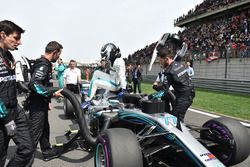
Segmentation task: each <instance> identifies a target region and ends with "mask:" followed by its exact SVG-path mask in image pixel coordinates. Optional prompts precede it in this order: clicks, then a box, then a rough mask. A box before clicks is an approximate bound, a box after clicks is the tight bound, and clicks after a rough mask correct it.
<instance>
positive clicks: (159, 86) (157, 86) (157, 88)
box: [153, 85, 162, 92]
mask: <svg viewBox="0 0 250 167" xmlns="http://www.w3.org/2000/svg"><path fill="white" fill-rule="evenodd" d="M153 89H154V90H156V91H157V92H159V91H161V90H162V86H161V85H153Z"/></svg>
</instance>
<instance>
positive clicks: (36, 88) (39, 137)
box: [29, 57, 53, 152]
mask: <svg viewBox="0 0 250 167" xmlns="http://www.w3.org/2000/svg"><path fill="white" fill-rule="evenodd" d="M51 76H52V64H51V62H50V61H49V60H47V59H46V58H43V57H42V58H40V59H37V60H36V61H35V63H34V65H33V66H32V68H31V80H30V83H29V89H30V90H31V93H30V96H29V110H30V121H31V126H32V131H33V135H34V141H35V146H37V144H38V142H40V146H41V150H42V152H44V151H46V150H49V149H50V148H51V145H50V142H49V135H50V127H49V120H48V109H49V103H50V101H51V97H52V95H53V92H52V91H51V90H50V89H49V86H50V82H49V81H50V79H51Z"/></svg>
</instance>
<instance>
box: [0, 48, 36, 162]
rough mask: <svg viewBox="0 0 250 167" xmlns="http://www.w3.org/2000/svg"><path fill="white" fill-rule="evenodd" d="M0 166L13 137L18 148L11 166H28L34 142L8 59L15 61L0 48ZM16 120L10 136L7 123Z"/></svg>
mask: <svg viewBox="0 0 250 167" xmlns="http://www.w3.org/2000/svg"><path fill="white" fill-rule="evenodd" d="M0 51H1V53H0V55H1V56H0V92H1V93H0V110H1V111H0V112H1V117H0V166H4V164H5V161H6V155H7V149H8V145H9V141H10V139H11V138H12V140H13V141H14V143H15V144H16V145H17V150H16V153H15V155H14V157H13V158H12V159H10V161H9V163H8V165H7V166H8V167H10V166H13V167H14V166H15V167H16V166H20V167H24V166H26V165H27V164H28V163H29V162H30V161H31V159H32V155H33V152H34V149H35V147H34V142H33V138H32V133H31V131H30V127H29V124H28V120H27V117H26V115H25V112H24V110H22V108H21V107H20V106H19V105H18V103H17V95H16V93H17V92H16V76H15V69H12V68H10V66H11V64H10V62H8V61H12V62H14V58H13V56H12V55H11V53H10V52H8V51H7V52H6V53H4V52H3V50H2V49H0ZM12 120H13V121H14V122H15V124H16V133H15V134H14V136H12V137H10V136H8V135H7V133H6V130H5V126H4V125H5V124H6V123H8V122H10V121H12Z"/></svg>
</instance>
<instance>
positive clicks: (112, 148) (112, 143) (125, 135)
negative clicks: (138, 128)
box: [95, 128, 143, 167]
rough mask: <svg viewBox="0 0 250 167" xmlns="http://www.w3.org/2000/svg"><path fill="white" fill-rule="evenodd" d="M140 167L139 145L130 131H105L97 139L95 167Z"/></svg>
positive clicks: (121, 129)
mask: <svg viewBox="0 0 250 167" xmlns="http://www.w3.org/2000/svg"><path fill="white" fill-rule="evenodd" d="M142 166H143V160H142V153H141V150H140V147H139V143H138V141H137V138H136V136H135V134H134V133H133V132H132V131H131V130H128V129H123V128H112V129H107V130H105V131H104V132H103V133H102V134H101V135H100V136H99V137H98V141H97V145H96V149H95V167H142Z"/></svg>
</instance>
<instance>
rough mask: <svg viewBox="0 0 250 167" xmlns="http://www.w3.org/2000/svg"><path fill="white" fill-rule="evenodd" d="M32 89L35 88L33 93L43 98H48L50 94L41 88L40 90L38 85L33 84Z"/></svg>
mask: <svg viewBox="0 0 250 167" xmlns="http://www.w3.org/2000/svg"><path fill="white" fill-rule="evenodd" d="M34 87H35V91H36V93H38V94H40V95H42V96H45V97H49V95H50V93H49V92H48V90H46V89H45V90H44V89H43V88H41V87H40V86H39V85H37V84H34Z"/></svg>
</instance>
